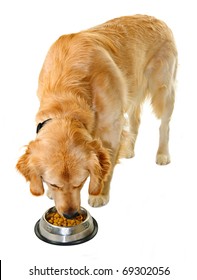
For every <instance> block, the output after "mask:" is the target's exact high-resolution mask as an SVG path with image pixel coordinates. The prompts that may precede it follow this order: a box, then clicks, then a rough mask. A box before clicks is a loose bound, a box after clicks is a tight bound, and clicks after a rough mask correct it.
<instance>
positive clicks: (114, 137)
mask: <svg viewBox="0 0 197 280" xmlns="http://www.w3.org/2000/svg"><path fill="white" fill-rule="evenodd" d="M122 122H123V121H122V118H121V117H119V119H118V120H117V121H115V122H114V124H113V125H112V126H111V127H110V126H108V128H107V129H105V130H103V131H105V133H102V134H100V135H102V143H103V146H104V147H105V148H106V149H107V150H108V151H110V161H111V169H110V173H109V174H108V176H107V178H106V179H105V180H104V181H101V184H102V186H101V192H100V193H99V194H98V195H89V200H88V202H89V204H90V205H91V206H92V207H100V206H104V205H106V204H107V203H108V202H109V193H110V183H111V179H112V176H113V170H114V167H115V165H116V163H117V161H118V153H119V149H120V137H121V130H122ZM103 131H102V132H103Z"/></svg>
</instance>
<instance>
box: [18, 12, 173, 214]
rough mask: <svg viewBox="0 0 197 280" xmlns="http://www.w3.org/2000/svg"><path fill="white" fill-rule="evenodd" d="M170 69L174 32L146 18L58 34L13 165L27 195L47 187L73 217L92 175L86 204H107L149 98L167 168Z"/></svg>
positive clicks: (160, 158) (63, 210) (161, 161)
mask: <svg viewBox="0 0 197 280" xmlns="http://www.w3.org/2000/svg"><path fill="white" fill-rule="evenodd" d="M176 69H177V50H176V46H175V42H174V39H173V34H172V32H171V30H170V29H169V28H168V27H167V25H166V24H165V23H164V22H162V21H160V20H158V19H156V18H154V17H151V16H146V15H135V16H125V17H120V18H116V19H112V20H110V21H108V22H106V23H104V24H101V25H99V26H96V27H94V28H91V29H88V30H85V31H82V32H79V33H76V34H69V35H63V36H61V37H60V38H59V39H58V40H57V41H56V42H55V43H54V44H53V45H52V46H51V48H50V50H49V52H48V54H47V56H46V59H45V61H44V64H43V67H42V70H41V73H40V76H39V85H38V92H37V93H38V97H39V100H40V108H39V111H38V113H37V116H36V122H37V136H36V139H35V140H34V141H31V142H30V143H29V145H28V146H27V149H26V152H25V154H24V155H22V156H21V158H20V159H19V161H18V163H17V169H18V170H19V171H20V172H21V173H22V174H23V175H24V177H25V178H26V180H27V181H29V182H30V190H31V192H32V194H34V195H41V194H43V193H44V188H43V182H45V183H46V184H47V185H48V188H49V193H50V196H51V197H52V198H53V199H54V201H55V205H56V208H57V210H58V212H59V213H60V214H61V215H64V216H65V217H67V218H72V217H73V216H74V215H76V213H77V211H78V210H79V208H80V190H81V188H82V186H83V185H84V182H85V181H86V179H87V178H88V177H89V176H90V183H89V195H90V196H89V204H90V205H91V206H94V207H97V206H102V205H105V204H106V203H107V202H108V200H109V188H110V181H111V178H112V174H113V169H114V166H115V164H116V163H117V161H118V159H119V158H121V157H126V158H130V157H133V156H134V146H135V141H136V137H137V134H138V127H139V123H140V111H141V106H142V103H143V102H144V100H145V98H147V97H149V98H150V99H151V104H152V107H153V111H154V113H155V115H156V117H157V118H159V119H161V126H160V140H159V147H158V151H157V155H156V162H157V163H158V164H160V165H165V164H168V163H169V162H170V155H169V151H168V140H169V121H170V118H171V114H172V111H173V107H174V95H175V78H176ZM125 123H127V126H126V127H125Z"/></svg>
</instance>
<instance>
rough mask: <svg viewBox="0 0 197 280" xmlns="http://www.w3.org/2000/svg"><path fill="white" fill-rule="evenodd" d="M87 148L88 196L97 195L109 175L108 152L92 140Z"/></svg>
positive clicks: (97, 141) (99, 143)
mask: <svg viewBox="0 0 197 280" xmlns="http://www.w3.org/2000/svg"><path fill="white" fill-rule="evenodd" d="M89 146H90V149H91V157H90V161H89V172H90V184H89V194H90V195H98V194H99V193H100V192H101V191H102V186H103V182H104V181H106V179H107V177H108V175H109V173H110V169H111V162H110V155H109V152H108V150H107V149H105V148H103V147H102V144H101V142H100V141H99V140H93V141H92V142H90V143H89Z"/></svg>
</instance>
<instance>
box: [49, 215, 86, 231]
mask: <svg viewBox="0 0 197 280" xmlns="http://www.w3.org/2000/svg"><path fill="white" fill-rule="evenodd" d="M46 220H47V221H48V222H49V223H50V224H52V225H54V226H59V227H72V226H76V225H79V224H80V223H81V222H83V221H84V220H85V216H84V215H82V214H78V215H77V216H76V217H75V218H74V219H66V218H64V217H62V216H61V215H60V214H59V213H57V212H51V213H48V214H47V215H46Z"/></svg>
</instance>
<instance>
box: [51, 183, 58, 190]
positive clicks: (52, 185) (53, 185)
mask: <svg viewBox="0 0 197 280" xmlns="http://www.w3.org/2000/svg"><path fill="white" fill-rule="evenodd" d="M50 185H51V187H54V188H56V189H59V188H60V187H58V186H57V185H55V184H50Z"/></svg>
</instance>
